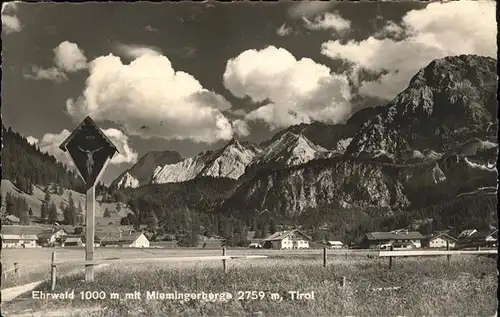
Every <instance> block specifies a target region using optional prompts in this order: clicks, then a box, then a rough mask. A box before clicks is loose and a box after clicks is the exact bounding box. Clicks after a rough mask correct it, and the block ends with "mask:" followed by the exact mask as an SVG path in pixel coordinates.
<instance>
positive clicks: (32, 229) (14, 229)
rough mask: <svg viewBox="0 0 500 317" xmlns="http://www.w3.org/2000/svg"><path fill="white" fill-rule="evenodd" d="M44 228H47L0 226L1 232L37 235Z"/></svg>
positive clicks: (45, 228)
mask: <svg viewBox="0 0 500 317" xmlns="http://www.w3.org/2000/svg"><path fill="white" fill-rule="evenodd" d="M45 230H47V227H31V226H2V233H3V234H18V235H21V234H24V235H38V234H39V233H40V232H43V231H45Z"/></svg>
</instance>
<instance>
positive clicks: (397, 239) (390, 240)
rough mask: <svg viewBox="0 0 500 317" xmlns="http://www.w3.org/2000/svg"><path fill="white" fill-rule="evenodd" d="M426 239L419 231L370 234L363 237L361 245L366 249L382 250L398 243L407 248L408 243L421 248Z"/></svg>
mask: <svg viewBox="0 0 500 317" xmlns="http://www.w3.org/2000/svg"><path fill="white" fill-rule="evenodd" d="M424 239H425V237H424V236H423V235H422V234H421V233H420V232H418V231H408V230H394V231H390V232H369V233H366V234H365V235H364V236H363V239H362V241H361V243H360V245H361V247H362V248H365V249H380V248H382V246H384V245H392V244H394V243H398V244H400V245H401V246H405V248H406V246H407V245H408V244H407V243H410V244H411V245H412V246H413V247H414V248H421V247H422V240H424Z"/></svg>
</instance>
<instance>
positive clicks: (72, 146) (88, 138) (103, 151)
mask: <svg viewBox="0 0 500 317" xmlns="http://www.w3.org/2000/svg"><path fill="white" fill-rule="evenodd" d="M59 148H60V149H61V150H63V151H65V152H66V151H67V152H69V155H70V156H71V158H72V159H73V162H74V163H75V165H76V167H77V168H78V171H79V172H80V176H82V178H83V180H84V181H85V183H86V185H87V186H86V187H87V189H89V188H91V187H92V186H94V185H95V183H96V180H98V177H99V176H100V174H101V170H102V169H103V167H104V165H105V164H106V161H107V160H108V159H111V158H112V157H113V155H115V153H116V152H118V150H117V149H116V146H115V145H114V144H113V142H111V141H110V140H109V139H108V137H107V136H106V135H105V134H104V132H102V130H101V129H100V128H99V127H98V126H97V124H95V122H94V121H93V120H92V119H91V118H90V117H86V118H85V119H84V120H83V121H82V123H81V124H80V125H79V126H78V127H77V128H76V129H75V130H74V131H73V133H71V134H70V136H69V137H68V138H67V139H66V140H65V141H64V142H63V143H62V144H61V145H60V146H59Z"/></svg>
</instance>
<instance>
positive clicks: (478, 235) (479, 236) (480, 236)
mask: <svg viewBox="0 0 500 317" xmlns="http://www.w3.org/2000/svg"><path fill="white" fill-rule="evenodd" d="M489 236H492V237H493V238H495V239H498V229H495V230H493V231H477V232H474V233H473V234H472V235H471V236H469V237H468V240H484V239H486V238H488V237H489Z"/></svg>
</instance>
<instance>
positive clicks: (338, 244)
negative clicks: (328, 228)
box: [327, 241, 344, 249]
mask: <svg viewBox="0 0 500 317" xmlns="http://www.w3.org/2000/svg"><path fill="white" fill-rule="evenodd" d="M327 244H328V246H329V247H330V249H342V248H343V247H344V244H343V243H342V242H341V241H328V242H327Z"/></svg>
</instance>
